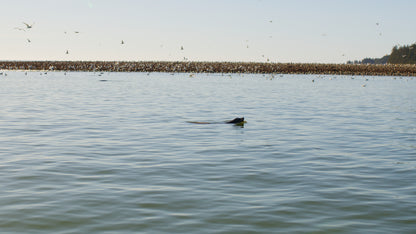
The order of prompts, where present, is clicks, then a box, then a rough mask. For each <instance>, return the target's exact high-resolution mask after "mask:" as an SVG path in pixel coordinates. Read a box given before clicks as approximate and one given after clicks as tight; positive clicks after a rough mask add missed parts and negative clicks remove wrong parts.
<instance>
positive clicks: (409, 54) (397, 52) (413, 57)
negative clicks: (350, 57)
mask: <svg viewBox="0 0 416 234" xmlns="http://www.w3.org/2000/svg"><path fill="white" fill-rule="evenodd" d="M347 64H416V43H413V44H412V45H404V46H398V45H396V46H394V47H393V49H392V50H391V53H390V54H387V55H385V56H383V57H381V58H365V59H363V60H361V61H358V60H355V61H348V62H347Z"/></svg>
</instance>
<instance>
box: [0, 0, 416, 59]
mask: <svg viewBox="0 0 416 234" xmlns="http://www.w3.org/2000/svg"><path fill="white" fill-rule="evenodd" d="M0 3H1V6H2V12H1V14H0V60H76V61H79V60H83V61H86V60H88V61H91V60H93V61H95V60H104V61H115V60H118V61H184V60H186V61H231V62H239V61H243V62H267V61H269V62H282V63H287V62H293V63H345V62H347V61H348V60H362V59H363V58H366V57H371V58H378V57H382V56H384V55H386V54H389V53H390V52H391V49H392V48H393V46H395V45H410V44H413V43H415V42H416V25H415V23H414V22H415V13H416V1H414V0H291V1H288V0H286V1H281V0H70V1H68V0H36V1H34V0H0ZM23 22H25V23H28V24H29V25H32V24H33V26H32V28H29V29H28V28H27V26H26V25H25V24H23ZM21 29H24V30H21ZM122 41H123V42H124V44H123V43H122ZM67 51H68V53H67Z"/></svg>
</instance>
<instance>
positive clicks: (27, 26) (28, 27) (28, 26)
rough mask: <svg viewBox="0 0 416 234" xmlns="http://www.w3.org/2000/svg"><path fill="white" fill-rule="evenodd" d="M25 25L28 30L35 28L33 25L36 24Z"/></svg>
mask: <svg viewBox="0 0 416 234" xmlns="http://www.w3.org/2000/svg"><path fill="white" fill-rule="evenodd" d="M23 23H24V24H25V25H26V29H31V28H32V27H33V25H34V24H35V23H32V24H28V23H25V22H23Z"/></svg>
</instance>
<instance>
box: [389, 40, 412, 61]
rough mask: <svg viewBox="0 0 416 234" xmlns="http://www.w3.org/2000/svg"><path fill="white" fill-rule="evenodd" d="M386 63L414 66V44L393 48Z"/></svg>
mask: <svg viewBox="0 0 416 234" xmlns="http://www.w3.org/2000/svg"><path fill="white" fill-rule="evenodd" d="M388 63H391V64H416V43H414V44H412V45H406V46H400V47H399V46H395V47H393V49H392V50H391V54H390V57H389V61H388Z"/></svg>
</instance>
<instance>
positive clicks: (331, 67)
mask: <svg viewBox="0 0 416 234" xmlns="http://www.w3.org/2000/svg"><path fill="white" fill-rule="evenodd" d="M0 70H35V71H36V70H43V71H46V70H47V71H66V72H69V71H83V72H167V73H254V74H256V73H258V74H323V75H366V76H416V65H415V64H319V63H261V62H190V61H178V62H169V61H142V62H140V61H137V62H133V61H0Z"/></svg>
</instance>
